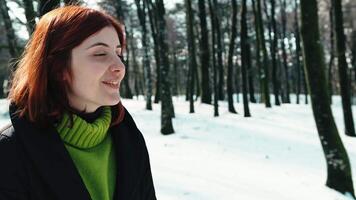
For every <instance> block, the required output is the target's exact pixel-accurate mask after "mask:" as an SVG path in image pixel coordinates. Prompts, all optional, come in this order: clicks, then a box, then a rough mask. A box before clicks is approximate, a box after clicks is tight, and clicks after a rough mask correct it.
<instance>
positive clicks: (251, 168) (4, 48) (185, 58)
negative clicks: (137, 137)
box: [0, 0, 356, 200]
mask: <svg viewBox="0 0 356 200" xmlns="http://www.w3.org/2000/svg"><path fill="white" fill-rule="evenodd" d="M69 4H81V5H85V6H89V7H93V8H96V9H102V10H105V11H106V12H108V13H110V14H111V15H113V16H115V17H116V18H117V19H118V20H120V21H122V22H123V23H124V24H125V29H126V36H127V51H126V54H125V65H126V77H125V79H124V81H123V83H122V84H121V89H120V94H121V96H122V97H123V104H124V105H125V106H126V107H127V108H128V110H129V111H130V112H131V113H132V114H133V116H134V119H135V121H136V123H137V124H138V126H139V128H140V130H141V132H142V133H143V135H144V137H145V139H146V143H147V146H148V149H149V152H150V160H151V165H152V173H153V178H154V182H155V187H156V193H157V197H158V199H164V200H165V199H168V200H173V199H174V200H175V199H188V200H190V199H192V200H193V199H194V200H198V199H202V200H209V199H223V200H225V199H229V200H230V199H242V200H244V199H246V200H254V199H273V200H282V199H283V200H290V199H291V200H292V199H299V200H300V199H303V200H304V199H305V200H309V199H310V200H314V199H318V200H319V199H323V200H325V199H326V200H344V199H355V192H354V188H355V187H356V184H355V183H354V182H353V181H355V178H356V175H355V173H356V172H355V171H356V167H355V166H356V142H355V139H356V133H355V120H354V117H353V112H352V109H353V110H355V108H356V107H355V104H356V0H175V1H169V0H165V1H164V0H101V1H94V0H88V1H85V0H79V1H73V0H64V1H60V0H36V1H30V0H0V97H1V98H4V99H3V100H0V124H1V125H4V124H5V123H7V122H8V121H9V117H8V113H7V109H8V103H9V102H8V101H7V100H6V99H5V98H6V95H7V92H8V87H9V77H10V75H11V71H13V70H14V68H15V67H16V64H15V63H16V60H17V59H18V58H19V57H20V55H21V53H22V51H23V49H24V46H25V44H26V42H27V41H28V39H29V38H30V37H31V33H32V32H33V29H34V27H35V26H36V21H38V19H39V18H40V17H41V16H42V15H44V14H45V13H46V12H48V11H50V10H51V9H53V8H56V7H58V6H65V5H69Z"/></svg>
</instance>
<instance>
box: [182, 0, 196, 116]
mask: <svg viewBox="0 0 356 200" xmlns="http://www.w3.org/2000/svg"><path fill="white" fill-rule="evenodd" d="M185 8H186V23H187V36H188V53H189V58H188V59H189V70H190V72H191V73H190V76H189V78H188V80H189V85H190V91H189V105H190V106H189V113H194V99H193V97H194V80H195V69H196V68H197V61H196V56H195V42H194V38H195V36H194V30H193V12H192V4H191V0H185Z"/></svg>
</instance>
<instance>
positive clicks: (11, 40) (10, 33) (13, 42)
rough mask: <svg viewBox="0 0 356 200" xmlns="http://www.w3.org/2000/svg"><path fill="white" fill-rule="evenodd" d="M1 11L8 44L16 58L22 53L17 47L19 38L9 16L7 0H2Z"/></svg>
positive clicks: (12, 55) (13, 56) (0, 3)
mask: <svg viewBox="0 0 356 200" xmlns="http://www.w3.org/2000/svg"><path fill="white" fill-rule="evenodd" d="M0 13H1V16H2V18H3V20H4V25H5V30H6V38H7V44H8V46H9V52H10V56H11V58H13V59H16V58H17V57H18V56H19V55H20V53H19V51H18V49H17V39H16V35H15V30H14V29H13V27H12V22H11V19H10V16H9V8H8V7H7V5H6V1H5V0H0Z"/></svg>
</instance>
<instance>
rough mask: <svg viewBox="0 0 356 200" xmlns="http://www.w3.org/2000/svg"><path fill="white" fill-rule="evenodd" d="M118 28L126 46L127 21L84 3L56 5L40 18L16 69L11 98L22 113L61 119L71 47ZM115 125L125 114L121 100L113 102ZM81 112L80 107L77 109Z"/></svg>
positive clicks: (39, 118) (33, 118)
mask: <svg viewBox="0 0 356 200" xmlns="http://www.w3.org/2000/svg"><path fill="white" fill-rule="evenodd" d="M107 26H112V27H114V28H115V30H116V32H117V34H118V36H119V40H120V43H121V46H122V48H124V47H125V42H126V41H125V31H124V26H123V24H121V23H119V22H118V21H116V20H115V19H114V18H113V17H111V16H110V15H108V14H106V13H103V12H100V11H97V10H94V9H90V8H85V7H80V6H65V7H61V8H57V9H54V10H52V11H50V12H48V13H47V14H45V15H44V16H42V18H41V19H40V20H39V22H38V23H37V25H36V29H35V31H34V33H33V34H32V37H31V39H30V40H29V42H28V43H27V45H26V47H25V51H24V53H23V55H22V58H21V60H20V62H19V64H18V68H17V69H16V71H15V72H14V75H13V79H12V81H11V88H10V93H9V96H8V99H9V100H10V102H11V103H13V104H15V105H16V107H17V108H18V110H17V113H19V115H20V117H23V116H26V117H27V118H28V119H29V120H30V121H32V122H35V123H38V124H40V125H49V124H50V123H51V122H50V121H49V119H59V118H60V117H61V116H62V114H63V112H64V111H65V110H69V111H74V112H75V110H74V109H73V108H71V107H70V106H69V101H68V98H67V91H68V89H69V86H70V82H68V80H67V79H64V78H63V77H66V76H67V77H69V79H71V77H72V74H71V71H70V63H71V51H72V49H73V48H75V47H76V46H78V45H80V44H81V43H82V42H83V41H84V40H85V39H87V38H88V37H89V36H91V35H93V34H94V33H96V32H98V31H100V30H101V29H102V28H104V27H107ZM112 110H113V118H112V125H114V124H118V123H119V122H120V121H121V120H122V119H123V116H124V112H125V111H124V108H123V106H122V104H121V103H119V104H117V105H116V106H113V109H112ZM77 112H78V111H77Z"/></svg>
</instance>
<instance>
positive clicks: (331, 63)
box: [328, 6, 335, 104]
mask: <svg viewBox="0 0 356 200" xmlns="http://www.w3.org/2000/svg"><path fill="white" fill-rule="evenodd" d="M333 9H334V8H333V6H330V9H329V20H330V61H329V67H328V88H329V94H330V104H332V96H333V84H332V83H333V74H332V72H333V67H334V60H335V36H334V33H335V27H334V24H335V23H334V22H335V21H334V11H333Z"/></svg>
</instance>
